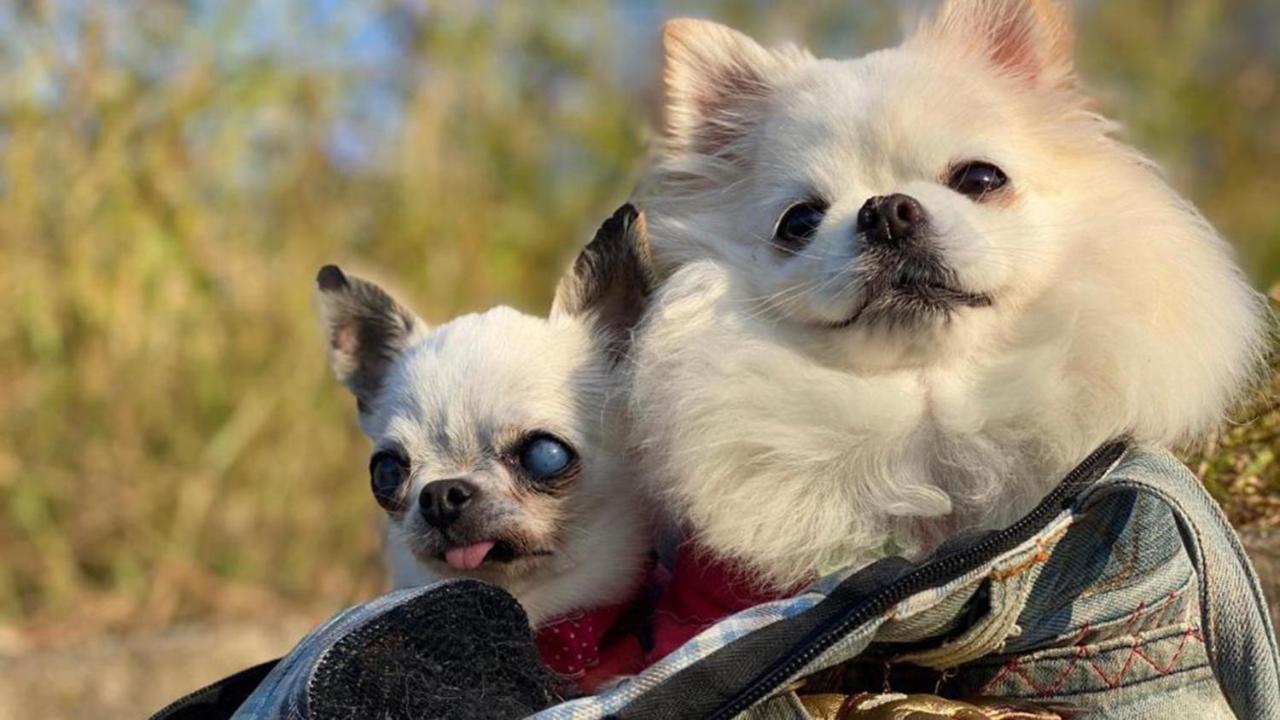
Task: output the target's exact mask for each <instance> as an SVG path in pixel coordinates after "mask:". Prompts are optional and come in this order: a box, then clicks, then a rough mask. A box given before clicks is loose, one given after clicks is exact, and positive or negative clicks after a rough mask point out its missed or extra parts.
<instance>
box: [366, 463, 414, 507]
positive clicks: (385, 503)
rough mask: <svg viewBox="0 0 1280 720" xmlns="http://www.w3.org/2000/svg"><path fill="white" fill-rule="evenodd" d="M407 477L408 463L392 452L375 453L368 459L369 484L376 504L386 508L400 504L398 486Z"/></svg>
mask: <svg viewBox="0 0 1280 720" xmlns="http://www.w3.org/2000/svg"><path fill="white" fill-rule="evenodd" d="M408 477H409V463H408V462H406V461H405V460H404V458H402V457H400V456H399V455H396V454H395V453H393V452H388V451H383V452H379V453H376V454H375V455H374V456H373V458H372V459H371V460H370V461H369V486H370V488H371V489H372V490H373V497H374V499H375V500H377V501H378V504H379V505H381V506H382V507H383V508H385V509H387V510H395V509H397V508H398V507H399V506H400V486H401V485H403V484H404V481H405V480H406V479H407V478H408Z"/></svg>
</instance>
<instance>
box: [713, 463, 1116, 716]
mask: <svg viewBox="0 0 1280 720" xmlns="http://www.w3.org/2000/svg"><path fill="white" fill-rule="evenodd" d="M1128 445H1129V442H1128V440H1127V439H1120V440H1114V441H1112V442H1109V443H1107V444H1106V445H1103V446H1102V447H1100V448H1098V449H1097V450H1094V451H1093V452H1092V453H1090V454H1089V456H1088V457H1087V458H1085V459H1084V461H1083V462H1081V463H1080V464H1079V465H1077V466H1076V467H1075V468H1073V469H1072V470H1071V472H1069V473H1067V476H1066V477H1065V478H1063V480H1062V482H1060V483H1058V486H1057V487H1055V488H1054V489H1053V491H1052V492H1050V493H1049V494H1048V495H1047V496H1045V499H1044V500H1042V501H1041V502H1040V504H1039V505H1037V506H1036V507H1035V509H1033V510H1032V511H1031V512H1030V513H1028V514H1026V515H1025V516H1023V517H1022V519H1020V520H1018V521H1017V522H1015V523H1013V524H1012V525H1010V526H1009V527H1007V528H1005V529H1004V530H999V531H997V532H994V533H991V534H990V535H988V536H987V537H985V538H983V539H982V540H980V541H979V542H978V543H977V544H975V545H974V546H972V547H970V548H967V549H965V550H962V551H959V552H957V553H955V554H954V555H948V556H947V557H944V558H941V559H939V560H936V561H934V562H931V563H929V564H927V565H925V566H924V567H921V568H919V569H918V570H914V571H912V572H910V573H909V574H908V575H907V576H906V577H904V578H902V579H901V580H899V581H898V582H895V583H893V584H891V585H888V586H886V587H885V588H884V589H883V590H881V591H879V592H877V593H876V594H874V595H872V596H871V598H870V599H869V600H867V601H866V602H862V603H858V605H857V606H856V607H855V608H854V609H853V611H851V612H850V613H848V614H847V615H844V616H839V617H836V618H835V619H833V620H832V621H830V622H829V623H827V624H826V625H825V626H821V627H818V628H816V629H815V630H814V631H813V632H812V633H810V636H809V638H806V639H804V640H801V643H800V644H801V645H802V646H803V649H802V650H800V651H799V652H797V653H794V654H789V655H788V656H787V657H785V658H784V659H783V660H782V661H781V662H780V664H777V665H775V666H774V667H772V668H769V669H766V670H765V671H764V672H763V673H761V674H760V675H759V676H758V677H757V678H756V679H754V680H752V681H751V682H750V683H748V684H747V686H746V688H745V689H744V690H743V691H742V692H740V693H738V695H737V696H736V697H734V698H733V699H731V700H730V701H729V702H728V703H727V704H725V705H723V706H721V707H720V709H719V710H717V711H716V712H715V713H714V714H712V715H711V718H712V720H728V719H729V718H733V717H735V716H737V715H738V714H740V713H742V712H743V711H744V710H746V709H747V708H749V707H751V706H752V705H754V704H755V703H757V702H759V701H760V700H761V699H762V698H764V697H765V696H766V695H768V694H769V693H770V692H772V691H773V689H774V688H775V687H778V686H779V685H781V684H782V683H783V682H784V681H786V680H787V678H789V677H791V676H792V675H794V674H796V673H797V672H799V671H800V670H801V669H802V668H803V667H804V666H805V665H808V664H809V663H810V662H811V661H813V659H814V658H816V657H818V656H819V655H821V654H822V653H824V652H826V651H827V650H828V649H829V648H831V647H832V646H833V645H835V644H836V642H838V641H839V640H840V639H841V638H843V637H844V636H845V635H848V634H849V633H850V632H852V631H853V630H855V629H856V628H857V627H858V626H859V625H862V624H863V623H865V622H867V621H868V620H870V619H872V618H873V617H875V616H877V615H880V614H882V613H884V612H886V611H888V609H889V608H890V607H892V606H893V605H895V604H897V603H898V602H900V601H901V600H903V599H904V598H906V597H909V596H911V595H914V594H916V593H918V592H921V591H923V590H927V589H929V588H931V587H936V586H937V585H938V584H939V583H940V582H942V581H946V580H949V579H951V578H954V577H957V576H959V575H962V574H963V573H965V572H968V571H970V570H973V569H974V568H976V567H978V566H979V565H981V564H982V563H983V562H986V561H988V560H990V559H991V557H992V556H993V555H994V554H998V553H1000V552H1003V551H1005V550H1007V549H1009V548H1011V547H1015V546H1016V545H1019V544H1021V543H1022V542H1024V541H1025V539H1026V538H1028V537H1030V536H1031V535H1033V534H1034V533H1035V531H1036V530H1038V529H1040V528H1041V527H1043V526H1044V525H1045V524H1046V523H1048V522H1049V521H1050V520H1052V519H1053V518H1054V517H1056V516H1057V515H1058V514H1059V513H1061V512H1062V510H1064V509H1065V508H1066V506H1067V504H1068V502H1069V501H1071V500H1072V499H1074V498H1075V497H1076V495H1078V494H1079V491H1080V490H1081V489H1082V487H1083V484H1084V483H1086V481H1087V482H1088V483H1092V482H1094V481H1096V480H1097V478H1099V477H1101V476H1102V475H1103V474H1105V471H1106V470H1110V468H1111V467H1113V466H1114V465H1115V464H1116V463H1117V462H1119V460H1120V458H1121V456H1122V455H1124V452H1125V450H1126V449H1127V448H1128ZM1099 467H1103V468H1104V472H1103V473H1096V472H1095V471H1096V470H1097V469H1098V468H1099Z"/></svg>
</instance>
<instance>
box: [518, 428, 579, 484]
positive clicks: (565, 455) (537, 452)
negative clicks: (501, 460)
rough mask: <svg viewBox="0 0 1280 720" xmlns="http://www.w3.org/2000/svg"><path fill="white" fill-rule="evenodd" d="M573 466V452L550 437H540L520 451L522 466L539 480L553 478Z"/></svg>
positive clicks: (530, 441) (532, 440)
mask: <svg viewBox="0 0 1280 720" xmlns="http://www.w3.org/2000/svg"><path fill="white" fill-rule="evenodd" d="M572 464H573V450H571V449H570V448H569V446H568V445H566V444H564V443H563V442H561V441H560V440H557V439H556V438H553V437H551V436H550V435H538V436H536V437H534V438H533V439H531V440H529V441H528V442H527V443H525V445H524V447H523V448H522V449H521V450H520V465H521V466H522V467H523V468H524V469H525V470H527V471H528V472H529V474H530V475H532V476H534V477H535V478H537V479H539V480H547V479H550V478H553V477H555V476H557V475H559V474H561V473H563V472H564V471H565V470H567V469H568V468H569V466H570V465H572Z"/></svg>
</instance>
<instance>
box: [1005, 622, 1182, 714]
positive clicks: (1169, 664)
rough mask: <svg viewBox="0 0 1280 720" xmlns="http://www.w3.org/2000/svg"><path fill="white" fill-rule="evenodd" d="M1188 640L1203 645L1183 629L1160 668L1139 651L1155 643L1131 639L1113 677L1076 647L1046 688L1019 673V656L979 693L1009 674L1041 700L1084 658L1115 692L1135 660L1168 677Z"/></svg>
mask: <svg viewBox="0 0 1280 720" xmlns="http://www.w3.org/2000/svg"><path fill="white" fill-rule="evenodd" d="M1167 639H1169V638H1168V637H1164V638H1160V639H1159V641H1163V640H1167ZM1188 640H1195V641H1196V642H1199V643H1201V644H1203V643H1204V636H1203V635H1202V634H1201V633H1200V632H1199V631H1198V630H1196V629H1195V628H1193V627H1189V628H1187V629H1186V630H1184V631H1183V632H1182V635H1181V636H1179V639H1178V647H1177V649H1175V650H1174V651H1173V655H1172V656H1171V657H1170V658H1169V659H1168V661H1166V662H1165V663H1163V664H1161V663H1159V662H1157V661H1156V660H1155V659H1154V658H1152V657H1151V656H1150V655H1148V654H1147V653H1146V652H1144V651H1143V647H1144V646H1145V645H1148V644H1150V643H1152V642H1157V641H1156V640H1152V639H1150V638H1140V637H1135V638H1134V642H1133V644H1132V645H1130V646H1129V654H1128V655H1126V656H1125V659H1124V664H1123V665H1121V667H1120V669H1119V670H1118V671H1117V672H1116V673H1115V675H1114V676H1109V675H1107V672H1106V670H1105V669H1103V667H1102V665H1100V664H1099V663H1098V662H1097V660H1095V659H1094V656H1093V652H1092V651H1091V650H1090V649H1089V648H1087V647H1085V646H1084V645H1077V646H1076V656H1075V657H1073V658H1071V662H1070V663H1068V664H1067V667H1066V668H1065V669H1064V670H1062V671H1061V672H1059V673H1058V675H1057V676H1056V677H1054V678H1053V680H1051V681H1050V682H1049V683H1048V684H1045V685H1041V684H1040V683H1038V682H1036V680H1035V678H1033V677H1032V676H1031V675H1030V674H1029V673H1028V672H1027V671H1026V670H1025V669H1023V667H1022V665H1021V660H1022V656H1019V657H1015V658H1013V659H1011V660H1009V662H1007V663H1005V665H1004V666H1003V667H1002V668H1000V671H999V672H997V673H996V676H995V677H993V678H992V679H991V680H990V681H988V682H987V683H986V685H984V686H983V688H982V692H983V694H988V693H992V692H994V690H995V687H996V685H997V684H998V683H999V682H1000V681H1001V680H1003V679H1005V678H1006V677H1008V676H1009V675H1011V674H1012V675H1016V676H1018V677H1020V678H1022V680H1023V682H1025V683H1026V684H1027V686H1028V687H1030V688H1031V689H1032V690H1034V691H1035V692H1036V694H1037V695H1039V696H1041V697H1043V696H1046V695H1052V694H1053V693H1054V692H1056V691H1057V690H1058V689H1059V688H1060V687H1062V685H1063V683H1065V682H1066V681H1067V678H1069V677H1071V674H1072V673H1073V672H1074V671H1075V669H1076V667H1077V666H1079V664H1080V659H1081V658H1084V659H1085V660H1086V661H1087V662H1088V665H1089V668H1090V669H1091V670H1092V671H1093V673H1094V674H1095V675H1097V676H1098V677H1099V678H1100V679H1101V680H1102V681H1103V682H1104V683H1106V685H1107V687H1108V688H1111V689H1115V688H1118V687H1120V686H1121V685H1122V684H1123V683H1124V680H1125V677H1126V676H1128V674H1129V671H1130V670H1132V669H1133V667H1134V661H1135V659H1141V660H1142V661H1143V662H1145V663H1146V664H1147V665H1149V666H1150V667H1151V669H1152V670H1155V671H1156V673H1157V674H1159V675H1168V674H1169V673H1171V672H1173V671H1174V668H1175V667H1176V666H1177V664H1178V661H1179V660H1180V659H1182V656H1183V654H1184V653H1185V652H1186V650H1187V643H1188ZM1108 652H1115V651H1108Z"/></svg>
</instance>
